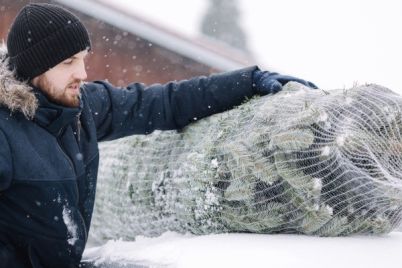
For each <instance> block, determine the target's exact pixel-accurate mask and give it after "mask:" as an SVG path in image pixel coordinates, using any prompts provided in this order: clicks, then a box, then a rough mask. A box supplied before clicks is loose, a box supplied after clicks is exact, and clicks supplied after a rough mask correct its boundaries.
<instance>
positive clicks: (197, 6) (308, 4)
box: [114, 0, 402, 94]
mask: <svg viewBox="0 0 402 268" xmlns="http://www.w3.org/2000/svg"><path fill="white" fill-rule="evenodd" d="M114 2H116V3H122V4H123V5H125V6H127V8H129V7H130V8H132V9H133V10H134V11H135V12H136V13H138V14H140V15H141V16H145V17H147V18H149V19H150V20H153V21H155V22H159V23H162V25H164V26H166V27H169V28H172V29H174V30H176V31H177V32H181V33H184V34H186V35H189V36H197V35H199V32H198V30H199V24H200V21H201V19H202V16H203V15H204V13H205V10H206V8H207V6H208V3H209V1H208V0H191V1H182V0H169V1H164V0H147V1H143V0H114ZM239 4H240V9H241V11H242V12H243V13H242V17H241V21H242V27H243V29H244V30H245V32H246V34H247V37H248V43H249V44H248V45H249V47H250V49H251V50H252V51H253V53H254V55H255V58H256V60H257V62H256V63H258V64H259V65H260V66H261V67H262V68H264V69H267V70H271V71H279V72H281V73H284V74H291V75H295V76H299V77H301V78H304V79H308V80H310V81H312V82H314V83H316V84H317V85H318V86H320V87H322V88H327V89H332V88H339V87H342V88H343V87H351V86H352V85H353V84H354V83H355V82H356V83H359V84H362V83H366V82H368V83H377V84H381V85H384V86H387V87H389V88H391V89H392V90H394V91H398V92H399V93H401V94H402V79H401V75H400V71H401V70H402V52H401V49H402V37H401V34H402V31H401V30H402V0H336V1H322V0H265V1H261V0H239Z"/></svg>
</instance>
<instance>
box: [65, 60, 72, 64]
mask: <svg viewBox="0 0 402 268" xmlns="http://www.w3.org/2000/svg"><path fill="white" fill-rule="evenodd" d="M72 62H73V60H66V61H65V62H64V64H71V63H72Z"/></svg>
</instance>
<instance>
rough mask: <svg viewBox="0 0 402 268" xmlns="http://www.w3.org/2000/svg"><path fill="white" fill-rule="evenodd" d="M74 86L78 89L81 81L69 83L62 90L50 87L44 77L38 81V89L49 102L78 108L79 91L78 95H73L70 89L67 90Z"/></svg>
mask: <svg viewBox="0 0 402 268" xmlns="http://www.w3.org/2000/svg"><path fill="white" fill-rule="evenodd" d="M74 84H76V85H78V88H80V85H81V80H75V81H73V82H71V83H69V84H68V85H67V86H66V87H65V88H64V89H63V90H60V89H57V88H55V87H54V86H53V85H51V83H50V82H49V81H48V80H47V79H46V77H45V76H43V77H41V78H40V79H39V80H38V86H39V88H40V89H41V91H42V92H43V93H44V94H45V95H46V96H47V97H48V99H49V100H51V101H52V102H54V103H57V104H60V105H62V106H66V107H79V106H80V99H81V92H80V91H79V93H78V94H75V93H74V92H72V89H69V87H70V86H71V85H74Z"/></svg>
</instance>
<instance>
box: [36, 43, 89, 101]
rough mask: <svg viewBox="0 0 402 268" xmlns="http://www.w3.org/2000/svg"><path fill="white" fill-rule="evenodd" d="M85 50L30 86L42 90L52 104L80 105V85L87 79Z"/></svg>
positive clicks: (44, 74) (38, 78)
mask: <svg viewBox="0 0 402 268" xmlns="http://www.w3.org/2000/svg"><path fill="white" fill-rule="evenodd" d="M87 54H88V51H87V50H84V51H81V52H79V53H77V54H75V55H74V56H72V57H71V58H68V59H66V60H64V61H62V62H61V63H59V64H57V65H56V66H54V67H53V68H51V69H49V70H48V71H47V72H45V73H43V74H41V75H39V76H37V77H35V78H34V79H32V84H33V85H34V86H36V87H38V88H40V89H41V90H42V92H43V93H45V95H46V96H47V97H48V98H49V99H50V100H51V101H53V102H55V103H57V104H61V105H63V106H67V107H78V106H79V104H80V100H79V97H80V84H81V82H82V81H84V80H85V79H86V78H87V73H86V71H85V62H84V60H85V57H86V55H87Z"/></svg>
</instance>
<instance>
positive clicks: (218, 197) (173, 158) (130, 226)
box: [91, 83, 402, 241]
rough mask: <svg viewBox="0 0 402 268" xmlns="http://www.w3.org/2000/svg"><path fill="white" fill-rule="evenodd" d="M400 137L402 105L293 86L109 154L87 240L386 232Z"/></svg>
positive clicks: (397, 180)
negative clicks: (178, 234)
mask: <svg viewBox="0 0 402 268" xmlns="http://www.w3.org/2000/svg"><path fill="white" fill-rule="evenodd" d="M401 131H402V98H401V97H400V96H399V95H397V94H395V93H393V92H392V91H390V90H388V89H386V88H383V87H380V86H377V85H365V86H360V87H355V88H352V89H350V90H333V91H330V92H325V91H322V90H311V89H309V88H305V87H304V86H302V85H300V84H296V83H288V84H287V85H286V86H285V88H284V89H283V91H281V92H279V93H277V94H275V95H271V96H265V97H260V98H255V99H252V100H250V101H249V102H247V103H245V104H243V105H241V106H239V107H237V108H235V109H233V110H230V111H227V112H224V113H221V114H217V115H214V116H211V117H208V118H206V119H203V120H200V121H199V122H197V123H194V124H191V125H190V126H188V127H187V128H186V129H184V130H183V131H182V132H176V131H165V132H161V131H158V132H155V133H153V134H151V135H147V136H131V137H128V138H124V139H120V140H117V141H113V142H107V143H103V144H101V147H100V149H101V163H100V170H99V180H98V189H97V196H96V204H95V211H94V216H93V222H92V230H91V238H92V239H93V240H95V241H102V240H103V239H112V238H119V237H122V238H124V239H133V238H134V237H135V236H137V235H146V236H157V235H159V234H161V233H163V232H165V231H168V230H170V231H176V232H191V233H195V234H206V233H217V232H255V233H303V234H310V235H320V236H337V235H349V234H354V233H386V232H389V231H391V230H392V229H393V228H395V227H397V226H398V224H399V222H400V220H401V215H402V214H401V209H402V181H401V179H402V161H401V160H402V138H401Z"/></svg>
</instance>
